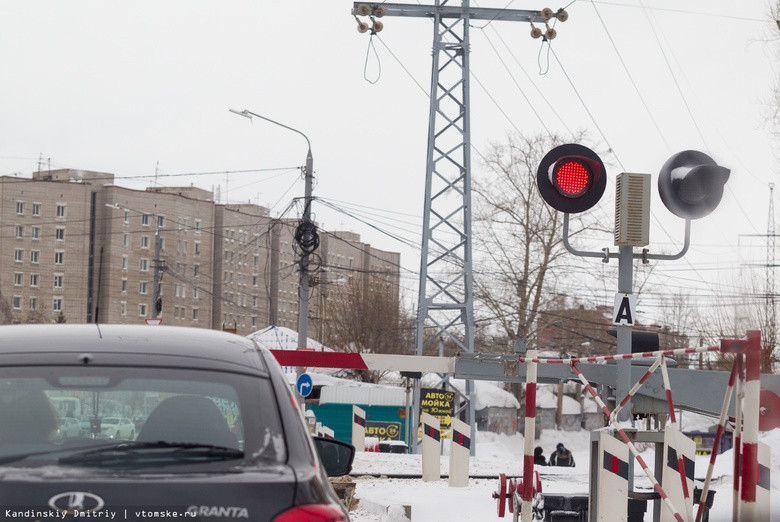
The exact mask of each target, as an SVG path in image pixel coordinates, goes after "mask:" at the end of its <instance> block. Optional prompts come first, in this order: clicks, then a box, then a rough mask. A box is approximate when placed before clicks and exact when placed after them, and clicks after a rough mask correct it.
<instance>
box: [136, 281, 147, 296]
mask: <svg viewBox="0 0 780 522" xmlns="http://www.w3.org/2000/svg"><path fill="white" fill-rule="evenodd" d="M147 288H149V282H148V281H141V282H140V283H138V293H140V294H146V293H147V292H146V290H147Z"/></svg>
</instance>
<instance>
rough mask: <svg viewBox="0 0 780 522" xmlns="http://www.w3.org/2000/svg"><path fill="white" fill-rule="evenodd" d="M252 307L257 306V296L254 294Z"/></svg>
mask: <svg viewBox="0 0 780 522" xmlns="http://www.w3.org/2000/svg"><path fill="white" fill-rule="evenodd" d="M252 308H257V296H256V295H253V296H252Z"/></svg>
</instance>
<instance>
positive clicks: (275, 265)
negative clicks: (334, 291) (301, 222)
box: [0, 169, 400, 338]
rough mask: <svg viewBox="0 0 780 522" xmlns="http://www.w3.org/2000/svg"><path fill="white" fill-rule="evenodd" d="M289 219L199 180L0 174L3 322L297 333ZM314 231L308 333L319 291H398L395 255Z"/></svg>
mask: <svg viewBox="0 0 780 522" xmlns="http://www.w3.org/2000/svg"><path fill="white" fill-rule="evenodd" d="M297 225H298V221H297V220H294V219H273V218H271V217H270V212H269V209H267V208H265V207H261V206H259V205H253V204H249V203H247V204H225V205H223V204H215V203H214V201H213V197H212V194H211V192H210V191H206V190H202V189H199V188H196V187H176V188H171V187H166V188H150V189H147V190H133V189H129V188H125V187H120V186H118V185H115V184H114V176H113V174H108V173H100V172H85V171H79V170H73V169H61V170H55V171H47V172H36V173H34V174H33V177H32V179H29V178H27V179H20V178H17V177H10V176H4V177H0V323H28V322H51V321H57V320H59V321H67V322H70V323H84V322H101V323H126V324H136V323H143V322H144V321H145V320H147V319H151V318H153V317H159V318H161V319H162V321H163V323H164V324H168V325H181V326H194V327H202V328H214V329H222V328H227V329H235V331H236V333H238V334H240V335H246V334H249V333H251V332H254V331H256V330H258V329H260V328H263V327H265V326H268V325H270V324H275V325H277V326H286V327H288V328H292V329H295V328H296V327H297V324H298V301H299V297H298V290H299V285H300V279H299V277H300V270H299V261H300V256H299V255H298V254H297V253H296V251H295V249H294V243H295V239H294V238H295V228H296V226H297ZM320 237H321V244H320V248H319V249H318V250H317V251H316V252H315V253H314V254H313V255H312V256H311V262H312V265H311V270H312V289H311V295H310V299H309V317H310V323H311V324H313V326H312V327H310V329H309V335H310V337H313V338H316V337H318V334H321V332H322V325H321V322H322V320H321V315H322V314H321V312H320V309H321V308H323V307H324V302H323V298H325V297H326V294H324V293H322V291H321V290H322V288H326V287H333V286H334V285H333V284H332V283H334V282H336V284H338V282H339V281H342V280H345V279H344V278H352V277H356V276H357V277H362V278H372V277H381V278H382V279H383V281H386V283H385V284H387V285H389V287H391V288H394V289H395V290H396V292H397V290H398V280H399V262H400V254H398V253H393V252H384V251H381V250H377V249H374V248H372V247H371V246H370V245H366V244H363V243H360V236H359V235H357V234H354V233H351V232H336V233H326V232H323V231H320ZM155 273H157V274H158V275H159V278H158V280H157V283H158V285H159V291H158V295H159V296H160V299H159V301H158V302H155V299H154V296H155ZM317 321H319V322H320V324H319V325H318V324H317Z"/></svg>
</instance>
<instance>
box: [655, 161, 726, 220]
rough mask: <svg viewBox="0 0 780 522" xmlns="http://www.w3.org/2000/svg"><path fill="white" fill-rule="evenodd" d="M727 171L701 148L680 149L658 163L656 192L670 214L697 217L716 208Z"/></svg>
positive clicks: (686, 217)
mask: <svg viewBox="0 0 780 522" xmlns="http://www.w3.org/2000/svg"><path fill="white" fill-rule="evenodd" d="M730 173H731V171H730V170H729V169H727V168H726V167H721V166H720V165H718V164H717V163H715V161H714V160H713V159H712V158H710V157H709V156H707V155H706V154H704V153H703V152H699V151H696V150H684V151H682V152H678V153H677V154H675V155H674V156H672V157H671V158H669V159H668V160H666V163H664V166H663V167H661V172H660V173H659V175H658V193H659V194H660V195H661V201H663V203H664V205H666V208H668V209H669V210H670V211H671V212H672V213H673V214H674V215H676V216H679V217H681V218H685V219H698V218H701V217H704V216H706V215H709V214H710V213H711V212H712V211H713V210H715V208H717V206H718V204H719V203H720V200H721V198H722V197H723V187H724V185H725V184H726V182H727V181H728V179H729V175H730Z"/></svg>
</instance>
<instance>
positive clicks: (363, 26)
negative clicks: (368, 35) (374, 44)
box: [358, 22, 368, 33]
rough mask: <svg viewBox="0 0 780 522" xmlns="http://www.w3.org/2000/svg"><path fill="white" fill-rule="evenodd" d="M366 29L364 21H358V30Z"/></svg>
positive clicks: (363, 30)
mask: <svg viewBox="0 0 780 522" xmlns="http://www.w3.org/2000/svg"><path fill="white" fill-rule="evenodd" d="M367 31H368V24H367V23H365V22H358V32H359V33H365V32H367Z"/></svg>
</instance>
